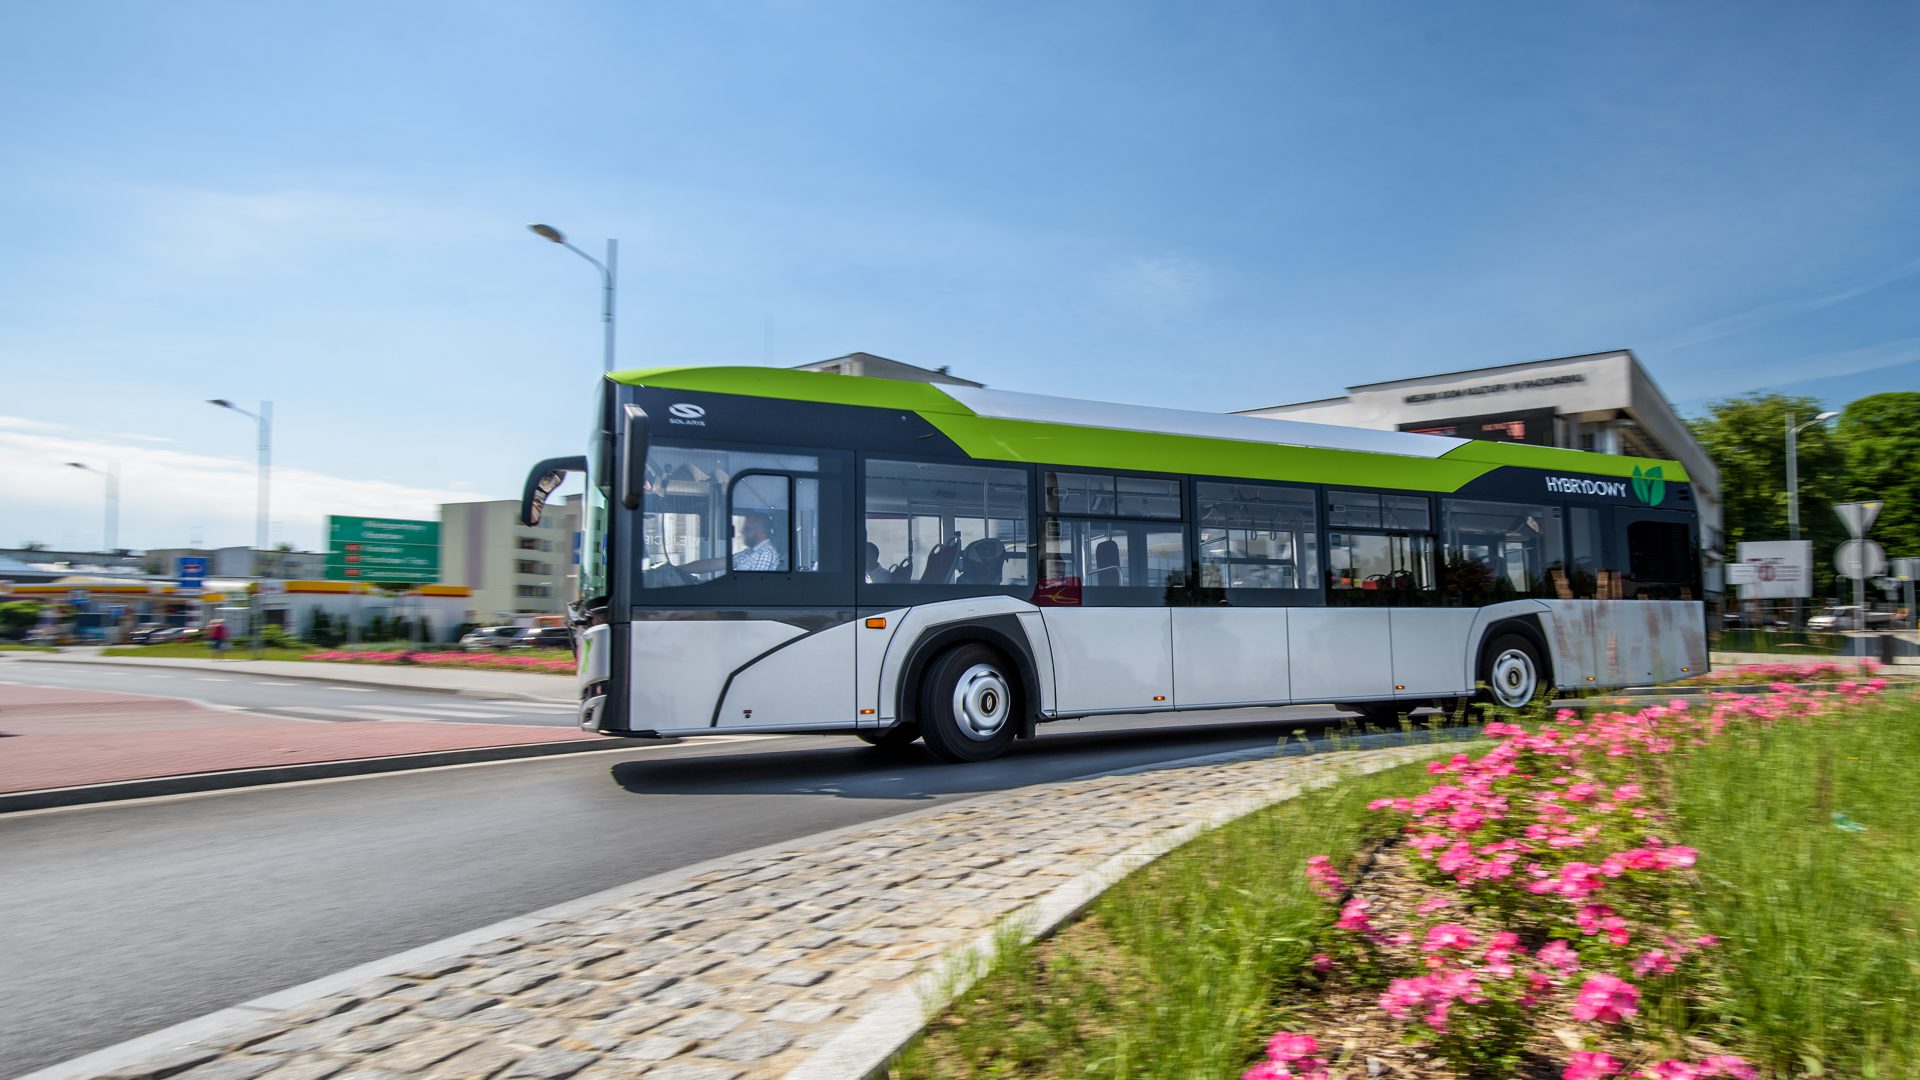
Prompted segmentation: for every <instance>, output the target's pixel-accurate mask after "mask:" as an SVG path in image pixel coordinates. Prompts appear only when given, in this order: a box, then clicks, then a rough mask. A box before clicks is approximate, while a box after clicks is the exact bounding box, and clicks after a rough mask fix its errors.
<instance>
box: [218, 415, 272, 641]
mask: <svg viewBox="0 0 1920 1080" xmlns="http://www.w3.org/2000/svg"><path fill="white" fill-rule="evenodd" d="M207 404H209V405H218V406H219V407H220V408H222V409H232V410H233V411H234V412H237V413H239V414H240V415H241V416H250V417H252V418H253V422H254V423H255V424H257V425H259V429H260V504H259V508H258V510H257V511H256V520H255V521H254V549H253V550H254V556H253V561H254V562H258V561H259V560H261V559H262V558H264V557H265V555H266V550H267V492H268V489H269V487H270V485H271V483H272V478H273V402H271V401H262V402H261V403H260V411H259V412H249V411H247V410H246V409H243V408H241V407H240V406H238V405H235V404H234V403H233V402H231V401H228V400H227V399H226V398H208V399H207ZM254 569H255V570H258V569H259V567H258V566H256V567H255V568H254ZM255 576H256V577H258V576H259V575H258V574H255ZM259 604H260V598H259V596H258V595H257V594H255V595H254V596H253V597H252V598H251V599H250V600H248V602H247V617H248V621H249V622H251V623H253V624H254V625H253V626H251V627H249V628H248V629H250V630H251V631H252V637H253V655H254V658H255V659H259V657H260V646H261V644H262V642H261V640H260V633H261V628H260V625H259V624H260V613H259V610H258V608H259Z"/></svg>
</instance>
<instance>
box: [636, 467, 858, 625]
mask: <svg viewBox="0 0 1920 1080" xmlns="http://www.w3.org/2000/svg"><path fill="white" fill-rule="evenodd" d="M655 445H656V446H665V447H668V448H685V449H692V450H702V451H720V452H728V451H741V452H744V453H755V454H769V455H792V456H803V457H811V458H814V459H815V460H816V461H817V462H819V465H818V466H817V467H816V468H815V469H813V470H811V471H788V470H783V469H775V468H767V467H764V466H754V467H753V468H751V469H744V470H742V471H741V472H739V473H737V474H734V475H732V476H729V477H728V478H727V484H726V488H725V490H724V493H723V496H722V499H723V504H724V507H725V512H726V514H727V520H728V530H729V534H728V538H727V549H728V550H727V551H726V552H725V553H724V554H723V555H722V558H724V559H726V560H727V562H726V565H725V568H724V569H723V570H722V572H721V573H720V574H718V575H717V576H715V577H713V578H711V579H710V580H707V581H700V582H689V583H687V584H684V585H671V586H664V587H663V586H653V587H648V586H647V585H646V583H645V580H644V578H645V575H644V574H643V573H642V570H641V560H643V559H645V558H646V556H647V553H646V551H645V549H644V533H645V528H644V526H643V523H644V521H645V517H646V513H647V507H646V501H645V500H644V499H643V500H642V501H641V504H640V506H639V507H638V508H637V509H634V510H626V509H624V508H621V510H620V513H621V514H625V515H626V516H627V517H628V519H629V520H630V521H631V522H632V529H631V532H632V533H633V534H634V535H635V536H638V537H640V539H641V540H642V543H638V544H633V543H630V544H629V545H628V550H627V552H626V557H627V561H626V562H625V563H624V564H623V565H624V566H625V567H626V568H627V569H626V571H625V572H626V573H629V574H631V575H632V579H631V580H632V585H631V586H629V587H623V588H622V589H621V590H620V591H621V592H622V593H623V594H624V595H625V599H626V601H627V603H628V605H629V615H628V618H629V620H631V619H632V617H633V616H634V615H637V614H640V613H644V612H649V611H656V610H659V611H679V610H685V609H689V608H694V609H698V608H724V609H731V610H739V609H752V608H816V609H820V608H831V609H834V610H850V609H852V607H853V606H854V603H855V602H856V598H855V593H854V588H853V586H854V579H855V578H857V576H858V575H857V574H855V573H854V566H853V556H852V554H851V551H849V552H848V554H847V555H846V559H847V563H846V566H845V569H844V570H843V571H840V572H836V571H835V570H834V568H832V566H831V564H829V563H828V562H827V560H826V558H825V556H826V555H827V554H828V552H829V545H828V544H827V543H826V542H825V541H824V540H823V541H822V543H821V553H822V556H823V558H822V560H821V562H822V566H821V568H820V569H819V570H796V569H794V566H795V560H794V557H793V552H792V551H791V550H789V551H788V552H787V569H785V570H755V571H739V572H736V571H735V570H734V569H733V563H732V559H733V551H732V540H733V538H732V534H731V530H732V513H733V488H734V484H735V483H736V482H738V480H739V479H740V478H741V477H743V476H749V475H753V474H756V473H757V474H762V475H770V476H779V477H783V478H786V479H787V480H788V489H789V496H788V505H789V511H788V513H789V526H788V527H789V530H791V528H792V522H791V516H792V514H793V511H792V509H791V506H792V503H793V495H792V488H793V483H792V480H793V478H795V477H806V478H810V479H817V480H818V481H819V483H820V503H821V506H820V524H821V531H822V535H823V536H825V534H826V532H827V530H828V529H829V528H833V529H837V530H839V531H841V534H842V535H851V531H850V530H852V529H853V528H854V526H855V524H856V522H855V521H854V520H853V503H852V498H853V496H852V494H851V493H852V491H853V489H854V487H855V483H854V481H852V480H849V482H848V483H847V484H846V485H845V488H844V490H845V491H846V492H847V493H848V494H847V496H846V499H847V502H846V504H845V505H843V506H841V507H840V508H839V510H840V511H841V512H840V513H839V514H838V515H836V514H834V512H833V511H832V510H831V509H829V503H830V502H831V501H832V499H831V496H830V493H831V492H832V490H833V484H832V481H833V480H834V479H835V476H834V474H833V472H832V470H831V469H830V468H828V462H829V461H836V462H839V463H841V464H842V466H843V467H846V468H854V467H855V466H854V464H853V463H854V460H855V458H856V457H857V452H856V451H852V450H845V449H835V448H831V447H822V446H796V445H792V444H786V443H780V444H775V443H746V442H741V441H738V440H718V439H711V440H710V439H698V438H686V437H684V436H682V437H676V438H674V439H672V440H667V441H664V442H663V441H658V440H656V442H655ZM856 479H857V478H856ZM836 518H837V519H838V520H836ZM789 544H791V538H789Z"/></svg>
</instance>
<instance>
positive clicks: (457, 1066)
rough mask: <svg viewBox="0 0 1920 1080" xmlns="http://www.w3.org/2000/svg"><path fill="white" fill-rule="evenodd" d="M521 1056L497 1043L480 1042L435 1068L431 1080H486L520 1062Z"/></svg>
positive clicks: (431, 1073)
mask: <svg viewBox="0 0 1920 1080" xmlns="http://www.w3.org/2000/svg"><path fill="white" fill-rule="evenodd" d="M520 1057H521V1054H520V1053H519V1052H518V1051H516V1050H513V1049H512V1048H510V1047H506V1046H502V1045H501V1044H499V1043H496V1042H480V1043H476V1044H474V1045H473V1046H470V1047H468V1048H467V1049H465V1050H462V1051H460V1052H459V1053H458V1054H455V1055H454V1056H452V1057H450V1058H448V1059H447V1060H445V1061H443V1062H441V1063H440V1064H439V1065H436V1066H434V1068H433V1069H432V1071H430V1072H428V1073H427V1077H428V1078H429V1080H486V1078H487V1077H490V1076H492V1075H494V1074H495V1073H498V1072H500V1071H501V1070H503V1069H505V1068H506V1067H507V1066H509V1065H512V1064H513V1063H514V1062H516V1061H519V1060H520Z"/></svg>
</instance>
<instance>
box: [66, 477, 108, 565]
mask: <svg viewBox="0 0 1920 1080" xmlns="http://www.w3.org/2000/svg"><path fill="white" fill-rule="evenodd" d="M67 465H68V466H69V467H71V468H75V469H79V470H80V471H81V472H90V473H92V474H94V475H95V476H104V477H106V478H107V527H106V536H105V540H106V542H107V546H106V547H104V548H102V549H101V550H102V551H118V550H120V546H119V539H120V477H119V476H118V475H116V474H114V473H110V472H107V471H105V470H102V469H96V468H94V467H93V466H91V465H86V464H82V463H81V462H78V461H69V462H67Z"/></svg>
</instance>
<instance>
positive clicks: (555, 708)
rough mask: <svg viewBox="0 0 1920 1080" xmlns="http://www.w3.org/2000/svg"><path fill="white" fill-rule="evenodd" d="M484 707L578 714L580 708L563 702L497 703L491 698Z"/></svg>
mask: <svg viewBox="0 0 1920 1080" xmlns="http://www.w3.org/2000/svg"><path fill="white" fill-rule="evenodd" d="M480 704H482V705H491V706H493V707H494V708H496V709H541V710H547V711H551V712H578V711H579V709H580V706H578V705H569V704H567V703H566V702H563V701H496V700H494V699H492V698H489V699H487V700H485V701H482V702H481V703H480Z"/></svg>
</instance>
